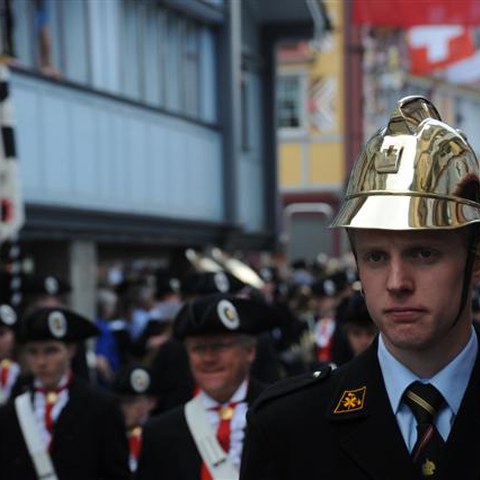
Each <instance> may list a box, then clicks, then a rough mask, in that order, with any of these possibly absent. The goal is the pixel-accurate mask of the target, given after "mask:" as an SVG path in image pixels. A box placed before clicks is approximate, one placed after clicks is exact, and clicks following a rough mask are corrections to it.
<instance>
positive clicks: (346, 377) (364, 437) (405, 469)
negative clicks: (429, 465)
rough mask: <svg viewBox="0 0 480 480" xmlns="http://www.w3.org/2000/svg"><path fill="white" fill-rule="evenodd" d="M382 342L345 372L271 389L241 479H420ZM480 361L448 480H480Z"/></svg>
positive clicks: (457, 427)
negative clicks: (383, 361) (385, 371)
mask: <svg viewBox="0 0 480 480" xmlns="http://www.w3.org/2000/svg"><path fill="white" fill-rule="evenodd" d="M377 345H378V343H377V342H374V343H373V345H372V346H371V347H370V348H369V349H368V350H367V351H366V352H364V353H363V354H362V355H360V356H359V357H357V358H355V359H354V360H352V361H351V362H350V363H348V364H346V365H345V366H343V367H341V368H339V369H337V370H334V371H331V370H330V369H329V368H325V369H323V370H321V371H319V372H316V373H314V374H308V375H307V374H305V375H303V376H300V377H295V378H291V379H288V380H285V381H282V382H280V383H278V384H277V385H274V386H272V387H270V388H269V389H267V390H266V391H265V392H264V393H263V394H262V395H261V397H260V398H259V399H258V400H257V402H255V404H254V405H253V406H252V408H251V409H250V411H249V413H248V414H247V421H248V426H247V437H246V443H245V446H244V451H243V453H244V456H243V460H242V468H241V475H240V479H241V480H287V479H288V480H298V479H313V478H318V479H321V480H334V479H335V480H340V479H341V480H343V479H355V480H367V479H368V480H373V479H375V480H412V479H413V480H416V479H417V478H419V476H418V474H417V472H416V469H415V467H414V465H413V463H412V461H411V459H410V455H409V452H408V449H407V447H406V445H405V442H404V440H403V437H402V434H401V432H400V429H399V427H398V424H397V421H396V419H395V416H394V414H393V411H392V407H391V405H390V401H389V399H388V395H387V392H386V390H385V385H384V382H383V377H382V374H381V370H380V365H379V363H378V359H377ZM479 432H480V360H479V359H478V358H477V360H476V363H475V366H474V370H473V373H472V376H471V378H470V382H469V384H468V387H467V390H466V392H465V395H464V398H463V400H462V404H461V407H460V410H459V412H458V415H457V417H456V419H455V423H454V425H453V427H452V430H451V433H450V435H449V437H448V440H447V446H446V454H445V462H446V469H447V470H446V475H445V477H444V479H445V480H453V479H458V478H461V479H462V480H470V479H472V480H473V479H476V480H478V479H480V435H479Z"/></svg>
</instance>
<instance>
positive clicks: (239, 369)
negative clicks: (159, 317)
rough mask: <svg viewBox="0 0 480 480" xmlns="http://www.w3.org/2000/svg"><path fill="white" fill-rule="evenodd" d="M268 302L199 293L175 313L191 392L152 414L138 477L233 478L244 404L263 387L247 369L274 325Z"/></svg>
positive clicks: (182, 479)
mask: <svg viewBox="0 0 480 480" xmlns="http://www.w3.org/2000/svg"><path fill="white" fill-rule="evenodd" d="M272 314H273V315H274V313H273V312H272V310H271V309H270V308H269V307H268V305H267V304H266V303H265V302H258V301H254V300H248V299H244V298H237V297H235V296H233V295H227V294H216V295H208V296H201V297H198V298H196V299H194V300H190V301H188V302H187V303H186V304H185V305H184V307H183V308H182V310H181V311H180V312H179V314H178V316H177V318H176V320H175V326H174V332H175V336H176V337H177V338H179V339H180V340H182V341H183V342H185V346H186V349H187V352H188V358H189V362H190V366H191V370H192V374H193V377H194V379H195V383H196V386H197V388H196V395H195V397H194V398H193V399H192V400H191V401H189V402H187V404H186V405H185V406H180V407H178V408H175V409H173V410H171V411H170V412H167V413H165V414H163V415H160V416H158V417H155V418H153V419H152V420H150V421H149V422H148V423H147V424H146V426H145V428H144V435H143V443H142V452H141V455H140V461H139V466H138V470H137V475H136V477H135V478H137V479H138V480H153V479H158V478H172V479H173V478H174V479H176V480H211V479H214V478H225V479H226V478H228V479H229V480H235V478H238V471H239V465H240V459H241V455H242V448H243V438H244V428H245V422H246V419H245V415H246V411H247V408H248V406H249V405H250V404H251V402H252V401H253V400H254V399H255V398H256V397H257V395H258V394H259V392H260V391H261V390H262V389H263V385H262V384H260V383H259V382H258V381H257V380H256V379H255V378H253V377H252V376H251V375H250V373H249V372H250V367H251V365H252V363H253V360H254V358H255V350H256V346H255V344H256V342H255V335H257V334H259V333H260V332H262V331H265V330H268V329H269V328H271V322H272Z"/></svg>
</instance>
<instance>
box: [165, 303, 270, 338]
mask: <svg viewBox="0 0 480 480" xmlns="http://www.w3.org/2000/svg"><path fill="white" fill-rule="evenodd" d="M277 323H278V315H277V311H276V310H275V309H274V308H273V307H271V306H270V305H268V304H267V303H265V302H263V301H260V300H251V299H247V298H238V297H235V296H233V295H228V294H216V295H205V296H202V297H198V298H196V299H194V300H191V301H189V302H187V303H186V304H185V305H184V306H183V307H182V309H181V310H180V312H179V313H178V315H177V316H176V318H175V323H174V326H173V333H174V336H175V337H176V338H178V339H180V340H183V339H185V338H186V337H191V336H198V335H210V334H211V335H213V334H224V333H244V334H249V335H255V334H258V333H261V332H264V331H267V330H271V329H272V328H274V327H275V326H276V324H277Z"/></svg>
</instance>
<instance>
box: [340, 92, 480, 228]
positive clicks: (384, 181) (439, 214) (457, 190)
mask: <svg viewBox="0 0 480 480" xmlns="http://www.w3.org/2000/svg"><path fill="white" fill-rule="evenodd" d="M479 197H480V184H479V163H478V159H477V157H476V155H475V153H474V152H473V150H472V148H471V146H470V145H469V143H468V142H467V140H466V139H465V138H464V136H462V134H461V133H460V132H459V131H458V130H455V129H454V128H452V127H450V126H449V125H447V124H446V123H444V122H442V119H441V117H440V115H439V113H438V112H437V109H436V108H435V106H434V105H433V104H432V103H431V102H430V101H429V100H427V99H426V98H424V97H420V96H410V97H405V98H403V99H402V100H400V101H399V102H398V104H397V108H396V109H395V111H394V112H393V114H392V116H391V117H390V120H389V122H388V125H387V127H386V128H384V129H382V130H379V131H378V132H377V133H376V134H375V135H373V137H372V138H371V139H370V140H369V141H368V142H367V144H366V145H365V147H364V148H363V151H362V152H361V154H360V157H359V158H358V160H357V162H356V164H355V166H354V168H353V170H352V172H351V175H350V179H349V182H348V186H347V191H346V195H345V200H344V203H343V205H342V207H341V209H340V211H339V213H338V215H337V217H336V218H335V220H334V221H333V223H332V225H331V226H332V227H347V228H375V229H385V230H420V229H447V228H459V227H463V226H466V225H469V224H471V223H475V222H480V198H479Z"/></svg>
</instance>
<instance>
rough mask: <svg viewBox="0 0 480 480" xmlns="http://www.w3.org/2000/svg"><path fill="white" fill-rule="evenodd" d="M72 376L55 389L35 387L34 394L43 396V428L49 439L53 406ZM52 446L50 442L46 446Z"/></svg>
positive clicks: (52, 424)
mask: <svg viewBox="0 0 480 480" xmlns="http://www.w3.org/2000/svg"><path fill="white" fill-rule="evenodd" d="M72 378H73V377H72V375H70V376H69V378H68V380H67V382H66V383H65V384H64V385H61V386H60V387H57V388H52V389H46V388H43V387H35V391H36V392H40V393H42V394H43V395H44V397H45V417H44V418H45V427H46V429H47V431H48V433H49V434H50V438H51V439H53V426H54V421H53V416H52V410H53V407H54V406H55V404H56V403H57V401H58V396H59V395H60V393H61V392H63V391H64V390H66V389H67V388H68V387H69V386H70V384H71V381H72ZM51 444H52V440H50V444H49V445H48V448H50V446H51Z"/></svg>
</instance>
